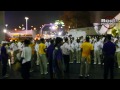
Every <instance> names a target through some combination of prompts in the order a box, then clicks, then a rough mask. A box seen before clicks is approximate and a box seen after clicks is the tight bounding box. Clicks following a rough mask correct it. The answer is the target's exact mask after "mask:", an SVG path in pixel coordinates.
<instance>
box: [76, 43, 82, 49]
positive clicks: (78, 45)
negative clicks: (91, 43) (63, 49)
mask: <svg viewBox="0 0 120 90" xmlns="http://www.w3.org/2000/svg"><path fill="white" fill-rule="evenodd" d="M80 46H81V43H77V42H76V44H75V48H76V51H80V50H81V48H80Z"/></svg>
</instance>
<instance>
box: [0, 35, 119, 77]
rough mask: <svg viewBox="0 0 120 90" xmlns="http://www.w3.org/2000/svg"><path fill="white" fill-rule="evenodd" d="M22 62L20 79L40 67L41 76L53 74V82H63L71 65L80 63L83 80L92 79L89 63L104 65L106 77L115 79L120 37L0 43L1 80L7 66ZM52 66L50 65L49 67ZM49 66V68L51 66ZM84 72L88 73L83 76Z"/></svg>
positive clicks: (69, 37)
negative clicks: (57, 80)
mask: <svg viewBox="0 0 120 90" xmlns="http://www.w3.org/2000/svg"><path fill="white" fill-rule="evenodd" d="M8 59H10V61H11V64H13V65H14V64H15V63H16V61H20V62H21V70H20V72H21V76H22V78H23V79H30V72H33V71H34V70H35V66H36V65H39V66H40V73H41V75H43V76H45V75H47V74H48V71H49V73H50V78H51V79H64V77H65V74H66V75H67V76H68V77H69V75H70V70H69V69H70V67H69V66H70V63H73V62H76V63H80V74H79V77H80V78H84V77H85V78H89V72H90V64H91V62H92V59H93V64H98V65H104V72H103V78H104V79H107V78H108V75H109V71H110V79H113V78H114V67H115V63H117V64H118V68H120V38H119V37H117V38H115V37H112V36H111V35H107V36H86V37H85V38H84V37H83V36H81V37H77V38H74V37H72V36H68V37H64V38H61V37H56V38H54V39H51V38H50V39H46V40H45V39H44V38H41V39H40V40H36V41H34V40H24V41H20V40H19V41H17V42H16V41H12V42H9V43H6V42H1V61H2V77H3V78H4V77H5V76H6V72H7V63H8ZM48 63H49V64H48ZM48 65H49V66H48ZM84 72H85V73H84Z"/></svg>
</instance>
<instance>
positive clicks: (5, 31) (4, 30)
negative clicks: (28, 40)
mask: <svg viewBox="0 0 120 90" xmlns="http://www.w3.org/2000/svg"><path fill="white" fill-rule="evenodd" d="M3 32H4V38H5V39H6V33H7V30H6V29H3Z"/></svg>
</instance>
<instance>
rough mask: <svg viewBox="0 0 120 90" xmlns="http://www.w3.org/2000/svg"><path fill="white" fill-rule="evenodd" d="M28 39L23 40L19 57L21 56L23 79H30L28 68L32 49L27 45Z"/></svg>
mask: <svg viewBox="0 0 120 90" xmlns="http://www.w3.org/2000/svg"><path fill="white" fill-rule="evenodd" d="M29 44H30V41H29V40H25V41H24V45H25V47H24V48H23V51H22V54H21V58H22V67H21V75H22V78H23V79H30V72H29V71H30V68H31V57H32V49H31V47H29Z"/></svg>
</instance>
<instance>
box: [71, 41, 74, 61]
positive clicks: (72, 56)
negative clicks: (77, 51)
mask: <svg viewBox="0 0 120 90" xmlns="http://www.w3.org/2000/svg"><path fill="white" fill-rule="evenodd" d="M70 48H71V50H70V63H73V60H74V48H73V45H72V39H71V40H70Z"/></svg>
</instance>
